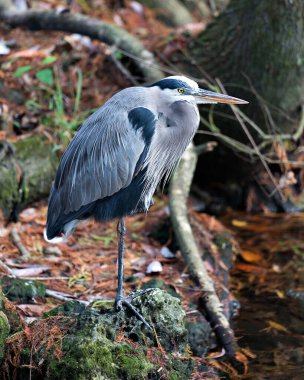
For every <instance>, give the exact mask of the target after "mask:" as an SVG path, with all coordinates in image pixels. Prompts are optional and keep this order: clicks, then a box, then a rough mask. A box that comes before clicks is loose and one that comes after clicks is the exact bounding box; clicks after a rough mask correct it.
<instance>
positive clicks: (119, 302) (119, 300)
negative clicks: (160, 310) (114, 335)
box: [114, 288, 155, 330]
mask: <svg viewBox="0 0 304 380" xmlns="http://www.w3.org/2000/svg"><path fill="white" fill-rule="evenodd" d="M152 290H155V289H154V288H149V289H145V290H140V291H138V292H135V293H131V294H129V295H128V296H127V297H124V296H120V295H118V296H117V297H116V298H115V303H114V306H115V308H116V310H121V309H122V307H123V306H125V307H127V308H128V309H129V310H131V312H132V313H133V314H134V315H135V316H136V317H137V318H138V319H139V320H141V321H142V323H143V324H144V325H145V326H146V327H148V329H149V330H153V329H152V327H151V326H150V325H149V323H148V322H147V321H146V320H145V318H144V317H143V316H142V315H141V314H140V313H139V312H138V311H137V310H136V309H135V307H134V306H133V305H132V304H131V302H132V300H133V299H134V298H136V297H139V296H141V295H143V294H145V293H149V292H151V291H152Z"/></svg>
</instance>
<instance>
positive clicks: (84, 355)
mask: <svg viewBox="0 0 304 380" xmlns="http://www.w3.org/2000/svg"><path fill="white" fill-rule="evenodd" d="M132 303H133V305H134V306H135V307H136V309H137V310H138V311H139V312H140V313H142V315H143V316H144V318H146V320H147V321H148V322H149V323H150V324H151V325H153V327H154V328H155V332H152V331H150V330H149V329H148V328H147V327H146V326H145V325H143V323H142V322H141V321H139V320H138V319H137V318H136V317H134V316H133V315H131V314H130V313H129V311H126V310H124V308H123V309H122V310H121V311H119V312H116V311H115V310H114V309H113V308H111V309H107V310H105V309H103V310H102V311H99V310H96V309H93V308H90V307H86V306H84V305H83V304H80V303H79V302H76V301H70V302H67V303H65V304H64V305H60V306H58V307H57V308H55V309H54V310H52V311H51V312H49V313H47V314H45V316H44V319H43V320H42V321H41V320H40V321H35V322H34V323H33V324H32V325H31V326H30V328H31V331H32V335H33V336H35V335H36V334H35V331H38V330H39V329H40V330H41V323H44V328H45V327H47V326H49V328H46V331H55V330H54V326H56V328H57V331H62V332H63V331H64V333H62V336H61V335H59V337H60V338H58V341H57V343H56V341H55V343H54V334H50V335H49V337H46V338H44V339H43V340H41V342H42V343H41V345H39V344H38V349H37V350H36V352H35V355H32V358H31V360H32V363H33V364H35V363H36V364H35V365H36V366H37V367H39V371H37V373H36V371H34V370H33V371H32V374H31V376H32V379H33V380H36V379H40V378H41V374H43V376H44V378H46V379H51V380H59V379H60V380H65V379H73V380H116V379H118V380H120V379H126V380H137V379H138V380H141V379H142V380H143V379H155V380H157V379H164V380H165V379H173V380H174V379H180V380H186V379H189V377H190V375H191V372H192V369H193V362H192V361H191V358H190V357H189V360H178V358H177V356H178V355H179V354H180V355H181V356H183V357H185V356H187V353H186V352H185V347H186V345H187V331H186V328H185V312H184V311H183V309H182V307H181V304H180V301H179V299H177V298H174V297H172V296H171V295H169V294H167V293H166V292H164V291H162V290H159V289H155V290H154V291H151V292H150V293H146V294H143V295H141V296H140V297H137V298H135V299H134V300H133V302H132ZM54 323H55V325H54ZM67 326H68V327H67ZM50 339H53V343H52V344H53V346H51V347H50V345H48V340H50ZM36 347H37V345H36ZM58 347H59V351H58ZM29 360H30V358H29V357H28V358H27V362H26V361H25V362H23V363H22V364H28V362H29ZM39 363H43V364H40V365H39ZM160 368H162V369H161V371H159V369H160ZM21 371H23V372H22V376H21V378H22V379H24V380H27V379H28V375H29V373H28V372H26V371H28V370H27V369H22V370H21ZM38 372H39V373H38ZM35 373H36V374H35ZM39 376H40V377H39Z"/></svg>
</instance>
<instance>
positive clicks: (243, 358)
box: [235, 351, 248, 374]
mask: <svg viewBox="0 0 304 380" xmlns="http://www.w3.org/2000/svg"><path fill="white" fill-rule="evenodd" d="M235 358H236V360H237V361H239V362H240V363H242V364H243V366H244V374H246V373H247V372H248V359H247V357H246V356H245V355H244V354H243V353H242V352H241V351H238V352H236V354H235Z"/></svg>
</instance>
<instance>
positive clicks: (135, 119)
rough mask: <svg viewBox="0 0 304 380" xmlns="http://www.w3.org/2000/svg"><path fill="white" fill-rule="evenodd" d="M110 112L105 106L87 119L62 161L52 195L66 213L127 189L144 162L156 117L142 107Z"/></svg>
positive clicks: (50, 204)
mask: <svg viewBox="0 0 304 380" xmlns="http://www.w3.org/2000/svg"><path fill="white" fill-rule="evenodd" d="M109 111H110V110H109V109H108V108H107V107H102V108H101V109H99V110H98V111H97V112H96V113H95V114H93V115H92V116H91V117H90V118H89V119H87V120H86V121H85V122H84V124H83V125H82V127H81V128H80V130H79V131H78V132H77V134H76V135H75V137H74V138H73V140H72V141H71V143H70V145H69V146H68V148H67V150H66V151H65V153H64V155H63V157H62V159H61V162H60V165H59V168H58V171H57V174H56V178H55V183H54V186H53V190H52V193H54V191H55V192H57V194H56V195H55V194H54V200H55V199H57V201H56V202H55V203H58V201H59V200H60V209H61V211H63V212H64V213H65V214H68V213H70V212H73V211H77V210H79V209H80V207H82V206H84V205H88V204H90V203H92V202H94V201H96V200H97V199H103V198H105V197H108V196H111V195H113V194H115V193H116V192H118V191H119V190H121V189H123V188H125V187H127V186H128V185H129V184H130V183H131V181H132V179H133V177H134V175H135V174H136V172H138V170H139V166H140V165H141V162H142V161H143V155H144V154H145V152H146V151H147V144H149V143H150V141H151V138H152V134H153V131H154V127H155V123H156V118H155V115H154V114H153V113H152V112H151V111H149V110H148V109H146V108H143V107H137V108H135V109H133V110H131V111H130V112H127V111H119V113H118V114H117V113H116V114H115V115H113V114H110V113H109ZM108 120H111V121H110V122H109V121H108ZM51 206H52V195H51V198H50V203H49V208H50V207H51ZM54 206H55V205H54ZM57 207H59V205H57Z"/></svg>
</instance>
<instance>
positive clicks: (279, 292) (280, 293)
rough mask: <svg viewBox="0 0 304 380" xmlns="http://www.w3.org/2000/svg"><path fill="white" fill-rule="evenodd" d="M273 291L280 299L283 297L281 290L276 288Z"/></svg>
mask: <svg viewBox="0 0 304 380" xmlns="http://www.w3.org/2000/svg"><path fill="white" fill-rule="evenodd" d="M275 292H276V295H277V296H278V297H279V298H281V299H283V298H285V294H284V292H282V290H276V291H275Z"/></svg>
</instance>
